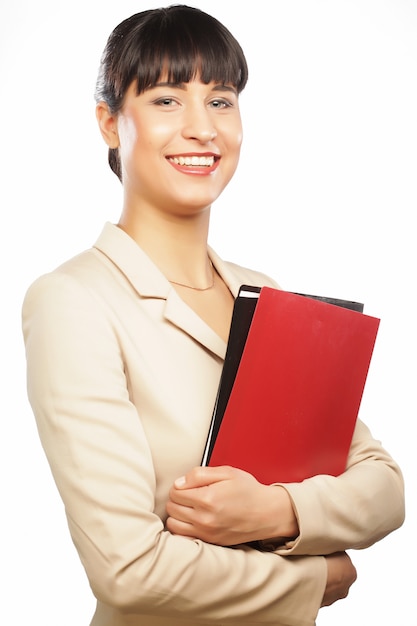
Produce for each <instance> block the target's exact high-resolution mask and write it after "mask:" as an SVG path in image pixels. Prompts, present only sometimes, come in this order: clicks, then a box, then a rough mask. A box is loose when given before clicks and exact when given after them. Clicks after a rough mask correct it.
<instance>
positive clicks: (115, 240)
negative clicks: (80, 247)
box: [94, 222, 240, 359]
mask: <svg viewBox="0 0 417 626" xmlns="http://www.w3.org/2000/svg"><path fill="white" fill-rule="evenodd" d="M94 248H96V249H97V250H100V252H102V253H103V254H105V255H106V256H107V257H108V258H109V259H110V260H111V261H112V262H113V263H114V264H115V265H116V266H117V267H118V268H119V270H120V271H121V272H122V273H123V274H124V275H125V276H126V278H127V279H128V280H129V282H130V283H131V285H132V286H133V288H134V289H135V290H136V291H137V293H138V294H139V296H141V297H143V298H157V299H161V300H165V309H164V316H165V319H166V320H168V321H170V322H171V323H172V324H175V325H176V326H177V327H178V328H181V329H182V330H183V331H184V332H186V333H188V334H189V335H190V336H191V337H193V338H194V339H195V340H196V341H198V342H199V343H201V344H202V345H203V346H205V347H206V348H207V349H209V350H210V351H211V352H213V353H214V354H216V355H217V356H219V357H220V358H222V359H224V357H225V354H226V343H225V342H224V341H223V339H222V338H221V337H219V335H217V334H216V333H215V332H214V331H213V330H212V329H211V328H210V327H209V326H208V325H207V324H206V323H205V322H204V321H203V320H202V319H201V318H200V317H199V316H198V315H197V314H196V313H195V312H194V311H193V310H192V309H191V308H190V307H189V306H188V305H187V304H186V303H185V302H184V301H183V300H182V299H181V298H180V297H179V295H178V293H177V292H176V291H175V289H174V288H173V287H172V285H171V283H170V282H169V281H168V280H167V279H166V278H165V276H164V275H163V273H162V272H161V271H160V270H159V268H158V267H157V266H156V265H155V264H154V262H153V261H152V260H151V259H150V258H149V256H148V255H147V254H146V253H145V252H144V251H143V250H142V248H140V246H138V244H137V243H136V242H135V241H134V240H133V239H132V238H131V237H130V236H129V235H128V234H127V233H125V232H124V231H123V230H122V229H120V228H118V227H117V226H116V225H114V224H110V223H109V222H107V223H106V224H105V225H104V228H103V230H102V232H101V234H100V236H99V238H98V239H97V241H96V243H95V244H94ZM208 251H209V256H210V259H211V262H212V263H213V266H214V268H215V270H216V271H217V272H218V274H219V275H220V276H221V277H222V279H223V280H224V282H225V284H226V285H227V286H228V288H229V289H230V291H231V293H232V294H233V296H234V297H236V296H237V293H238V291H239V287H240V281H239V278H238V277H237V276H236V275H235V274H234V273H233V270H232V269H231V268H230V266H228V265H227V264H226V263H225V262H224V261H222V260H221V259H220V257H219V256H218V255H217V254H216V253H215V252H214V250H212V248H209V249H208Z"/></svg>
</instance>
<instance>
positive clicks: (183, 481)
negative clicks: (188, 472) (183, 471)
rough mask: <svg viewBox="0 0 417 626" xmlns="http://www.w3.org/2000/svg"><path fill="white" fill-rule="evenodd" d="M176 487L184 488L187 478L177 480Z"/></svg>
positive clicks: (181, 477) (182, 477)
mask: <svg viewBox="0 0 417 626" xmlns="http://www.w3.org/2000/svg"><path fill="white" fill-rule="evenodd" d="M174 485H175V486H176V487H184V485H185V476H180V477H179V478H177V480H176V481H175V483H174Z"/></svg>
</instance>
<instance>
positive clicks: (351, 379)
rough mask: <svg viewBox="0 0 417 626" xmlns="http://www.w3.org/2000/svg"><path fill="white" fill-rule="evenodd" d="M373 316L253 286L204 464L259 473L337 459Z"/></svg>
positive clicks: (292, 477)
mask: <svg viewBox="0 0 417 626" xmlns="http://www.w3.org/2000/svg"><path fill="white" fill-rule="evenodd" d="M378 327H379V319H377V318H375V317H371V316H368V315H364V314H363V313H360V312H357V311H353V310H349V309H346V308H342V307H340V306H335V305H333V304H328V303H327V302H323V301H320V300H315V299H313V298H308V297H305V296H303V295H298V294H293V293H289V292H286V291H281V290H278V289H273V288H270V287H263V288H262V289H261V292H260V296H259V300H258V302H257V304H256V309H255V312H254V315H253V319H252V322H251V325H250V329H249V332H248V336H247V340H246V343H245V346H244V349H243V353H242V357H241V360H240V364H239V368H238V370H237V374H236V377H235V381H234V384H233V387H232V390H231V393H230V397H229V400H228V402H227V406H226V409H225V412H224V416H223V419H222V421H221V424H220V427H219V430H218V433H217V437H216V440H215V443H214V446H213V449H212V452H211V456H210V460H209V462H208V465H211V466H214V465H232V466H234V467H239V468H241V469H244V470H246V471H248V472H250V473H251V474H253V475H254V476H255V477H256V478H257V479H258V480H259V481H260V482H262V483H265V484H271V483H274V482H299V481H302V480H304V479H305V478H309V477H311V476H314V475H316V474H330V475H333V476H338V475H339V474H341V473H342V472H343V471H344V469H345V467H346V461H347V456H348V452H349V447H350V443H351V440H352V435H353V431H354V428H355V423H356V419H357V415H358V412H359V407H360V403H361V399H362V395H363V390H364V387H365V382H366V377H367V374H368V369H369V365H370V361H371V357H372V352H373V348H374V344H375V340H376V335H377V332H378Z"/></svg>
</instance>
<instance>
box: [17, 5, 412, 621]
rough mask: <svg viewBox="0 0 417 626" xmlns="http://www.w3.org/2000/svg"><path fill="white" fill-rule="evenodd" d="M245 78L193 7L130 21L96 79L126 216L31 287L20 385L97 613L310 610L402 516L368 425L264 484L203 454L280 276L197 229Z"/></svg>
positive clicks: (228, 39)
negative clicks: (315, 464) (341, 447)
mask: <svg viewBox="0 0 417 626" xmlns="http://www.w3.org/2000/svg"><path fill="white" fill-rule="evenodd" d="M246 80H247V66H246V61H245V58H244V55H243V52H242V50H241V48H240V46H239V44H238V43H237V42H236V40H235V39H234V38H233V37H232V35H231V34H230V33H229V32H228V31H227V30H226V29H225V28H224V27H223V26H222V25H221V24H220V23H219V22H217V21H216V20H215V19H213V18H212V17H210V16H208V15H206V14H205V13H202V12H201V11H199V10H197V9H193V8H189V7H184V6H176V7H170V8H168V9H157V10H151V11H145V12H142V13H139V14H137V15H134V16H132V17H131V18H129V19H127V20H126V21H124V22H122V24H120V25H119V26H118V27H117V28H116V29H115V30H114V31H113V33H112V34H111V36H110V38H109V40H108V43H107V46H106V49H105V51H104V54H103V57H102V63H101V68H100V74H99V79H98V83H97V93H96V97H97V109H96V111H97V119H98V124H99V127H100V131H101V133H102V135H103V138H104V140H105V142H106V144H107V146H108V147H109V162H110V165H111V167H112V169H113V171H114V172H115V173H116V174H117V176H118V177H119V178H120V180H121V182H122V185H123V198H124V200H123V208H122V212H121V216H120V220H119V223H118V224H117V225H112V224H106V225H105V227H104V230H103V231H102V233H101V235H100V237H99V239H98V240H97V242H96V243H95V245H94V246H93V248H92V249H90V250H88V251H86V252H83V253H82V254H80V255H78V256H77V257H75V258H74V259H71V260H69V261H68V262H66V263H64V264H63V265H62V266H61V267H59V268H57V269H56V270H55V271H53V272H52V273H50V274H48V275H46V276H43V277H41V278H40V279H38V280H37V281H36V282H35V283H34V285H32V286H31V288H30V289H29V291H28V293H27V296H26V299H25V303H24V308H23V329H24V337H25V343H26V350H27V361H28V389H29V398H30V402H31V405H32V407H33V411H34V414H35V416H36V420H37V424H38V428H39V433H40V437H41V440H42V444H43V446H44V449H45V452H46V454H47V456H48V460H49V463H50V465H51V469H52V472H53V475H54V478H55V481H56V483H57V486H58V489H59V491H60V494H61V496H62V499H63V501H64V503H65V508H66V514H67V519H68V524H69V528H70V531H71V535H72V538H73V541H74V543H75V545H76V547H77V550H78V552H79V555H80V559H81V561H82V563H83V565H84V567H85V570H86V572H87V575H88V578H89V581H90V584H91V587H92V590H93V592H94V594H95V596H96V598H97V610H96V612H95V615H94V617H93V619H92V622H91V624H92V625H93V626H108V625H112V626H122V625H123V626H127V625H129V626H139V624H146V626H151V625H158V626H163V625H166V626H168V625H169V626H179V625H180V624H181V625H183V624H184V623H192V624H195V625H202V624H213V623H216V624H228V623H234V622H236V621H240V622H241V623H243V624H275V625H280V624H282V625H284V624H285V625H293V626H310V625H312V624H314V622H315V619H316V616H317V613H318V610H319V608H320V606H325V605H329V604H331V603H333V602H335V601H337V600H338V599H340V598H343V597H345V596H346V595H347V593H348V590H349V587H350V585H351V584H352V583H353V582H354V580H355V578H356V572H355V568H354V566H353V564H352V563H351V561H350V558H349V557H348V556H347V554H346V553H345V550H347V549H349V548H363V547H366V546H369V545H371V544H372V543H374V542H376V541H378V540H380V539H381V538H382V537H384V536H385V535H387V534H388V533H389V532H391V531H392V530H394V529H395V528H397V527H398V526H399V525H401V523H402V521H403V517H404V501H403V484H402V477H401V473H400V470H399V468H398V466H397V465H396V463H395V462H394V461H393V459H392V458H391V457H390V456H389V454H388V453H387V452H386V451H385V450H384V449H382V448H381V446H380V445H379V443H378V442H377V441H375V440H374V439H373V438H372V437H371V435H370V433H369V431H368V429H367V428H366V426H365V425H364V424H363V423H362V422H358V425H357V428H356V431H355V434H354V438H353V441H352V446H351V450H350V454H349V459H348V465H347V468H346V472H345V473H344V474H343V475H342V476H340V477H338V478H334V477H330V476H316V477H313V478H311V479H309V480H306V481H304V482H303V483H300V484H289V485H279V484H277V485H262V484H260V483H258V482H257V481H256V480H255V479H254V478H253V477H252V476H251V475H249V474H247V473H245V472H242V471H240V470H237V469H235V468H230V467H218V468H201V467H199V463H200V459H201V456H202V451H203V448H204V443H205V440H206V436H207V430H208V426H209V423H210V418H211V413H212V408H213V404H214V399H215V396H216V391H217V385H218V382H219V378H220V373H221V368H222V363H223V359H224V355H225V349H226V341H227V337H228V331H229V326H230V320H231V314H232V307H233V301H234V297H235V296H236V294H237V291H238V288H239V286H240V285H241V284H243V283H246V284H248V283H250V284H256V285H269V286H275V287H276V286H277V285H276V283H274V281H272V280H271V279H269V278H268V277H266V276H264V275H263V274H260V273H258V272H255V271H251V270H248V269H245V268H242V267H238V266H236V265H233V264H231V263H226V262H224V261H222V260H221V259H220V258H219V257H218V256H217V255H216V253H215V252H214V251H213V250H212V249H211V248H210V247H208V244H207V238H208V229H209V217H210V208H211V205H212V203H213V201H214V200H216V198H217V197H218V196H219V195H220V194H221V192H222V191H223V189H224V188H225V187H226V185H227V184H228V182H229V181H230V179H231V177H232V176H233V173H234V171H235V169H236V166H237V164H238V159H239V152H240V146H241V141H242V127H241V119H240V114H239V99H238V98H239V93H240V92H241V91H242V89H243V88H244V86H245V84H246ZM253 542H256V545H257V547H258V548H259V547H260V548H264V550H262V549H254V547H253V545H254V544H253ZM232 546H233V547H232Z"/></svg>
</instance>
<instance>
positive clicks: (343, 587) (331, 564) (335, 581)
mask: <svg viewBox="0 0 417 626" xmlns="http://www.w3.org/2000/svg"><path fill="white" fill-rule="evenodd" d="M325 558H326V563H327V584H326V589H325V591H324V596H323V600H322V603H321V606H330V605H331V604H333V603H334V602H337V600H342V598H346V596H347V595H348V593H349V589H350V587H351V585H353V583H354V582H355V580H356V578H357V573H356V568H355V566H354V565H353V563H352V561H351V560H350V557H349V556H348V555H347V554H346V552H335V553H334V554H329V555H328V556H326V557H325Z"/></svg>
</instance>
